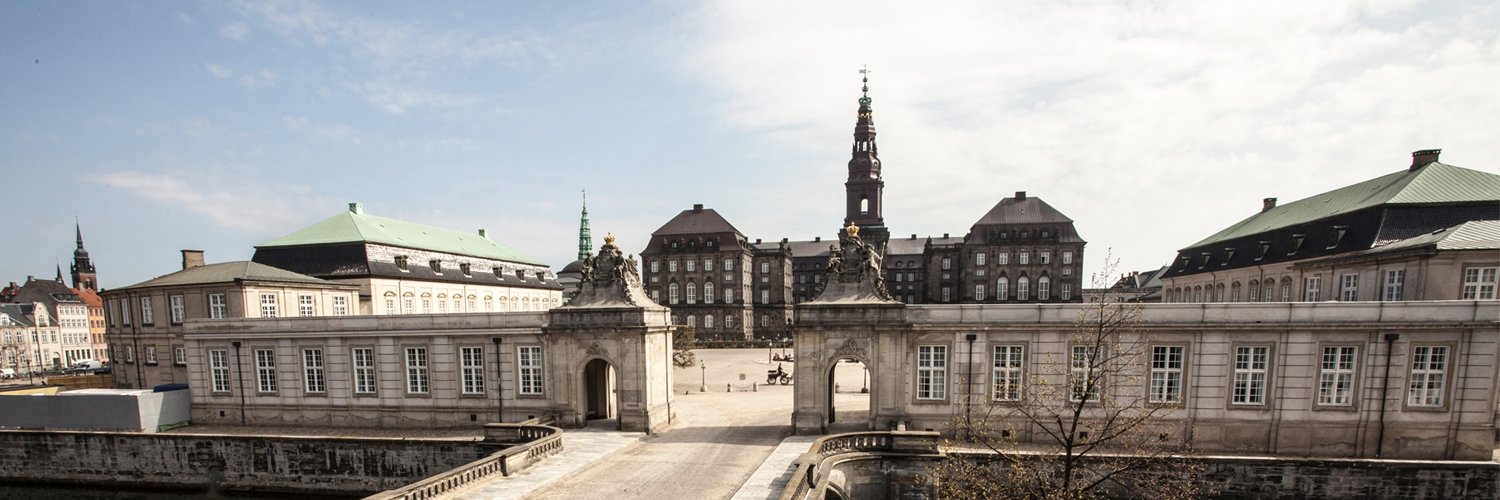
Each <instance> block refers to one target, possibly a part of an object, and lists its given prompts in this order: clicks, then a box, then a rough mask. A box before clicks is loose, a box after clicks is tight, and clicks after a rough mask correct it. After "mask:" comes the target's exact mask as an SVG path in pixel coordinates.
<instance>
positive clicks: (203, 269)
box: [108, 260, 349, 292]
mask: <svg viewBox="0 0 1500 500" xmlns="http://www.w3.org/2000/svg"><path fill="white" fill-rule="evenodd" d="M243 281H253V282H271V283H289V284H302V285H328V286H349V285H343V284H341V283H335V282H332V281H327V280H322V279H318V278H314V277H312V276H308V275H305V274H298V273H294V272H291V271H287V270H285V269H279V268H275V267H271V266H268V265H265V264H261V263H258V262H251V261H248V260H239V261H234V262H220V263H218V264H208V265H204V266H198V267H190V268H187V269H184V270H181V271H177V272H175V273H172V274H167V275H163V276H158V277H155V278H152V279H149V280H146V281H142V282H140V283H136V284H134V285H130V286H124V287H119V288H114V289H110V290H108V292H117V291H120V290H133V289H140V288H152V287H161V286H180V285H208V284H218V283H235V282H243Z"/></svg>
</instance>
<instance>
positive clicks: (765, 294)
mask: <svg viewBox="0 0 1500 500" xmlns="http://www.w3.org/2000/svg"><path fill="white" fill-rule="evenodd" d="M760 303H762V304H770V303H771V291H770V290H766V289H761V291H760Z"/></svg>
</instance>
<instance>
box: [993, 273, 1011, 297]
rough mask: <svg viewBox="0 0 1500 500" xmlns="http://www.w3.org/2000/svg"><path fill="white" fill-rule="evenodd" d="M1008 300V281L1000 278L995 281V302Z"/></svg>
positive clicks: (1002, 277)
mask: <svg viewBox="0 0 1500 500" xmlns="http://www.w3.org/2000/svg"><path fill="white" fill-rule="evenodd" d="M1009 298H1010V279H1008V278H1006V277H1004V276H1001V277H1000V279H997V280H995V300H1006V299H1009Z"/></svg>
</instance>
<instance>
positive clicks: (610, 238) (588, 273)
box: [565, 233, 660, 307]
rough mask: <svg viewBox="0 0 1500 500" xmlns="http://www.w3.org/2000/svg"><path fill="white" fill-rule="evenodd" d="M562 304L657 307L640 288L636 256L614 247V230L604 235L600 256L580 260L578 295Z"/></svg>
mask: <svg viewBox="0 0 1500 500" xmlns="http://www.w3.org/2000/svg"><path fill="white" fill-rule="evenodd" d="M565 307H660V306H658V305H657V304H656V302H654V301H652V300H651V297H649V296H647V295H646V291H645V289H643V288H641V272H640V269H639V268H638V267H637V266H636V263H635V256H634V255H631V256H625V255H624V254H622V253H621V252H620V247H617V246H615V235H614V234H613V233H610V234H606V235H604V246H603V247H600V248H599V255H595V256H591V257H588V258H586V259H584V260H583V270H582V272H581V276H580V278H579V280H578V295H577V296H575V297H573V300H572V301H570V302H568V305H567V306H565Z"/></svg>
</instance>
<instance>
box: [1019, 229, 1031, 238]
mask: <svg viewBox="0 0 1500 500" xmlns="http://www.w3.org/2000/svg"><path fill="white" fill-rule="evenodd" d="M1030 235H1031V234H1030V233H1028V232H1026V231H1021V239H1023V240H1024V239H1026V237H1027V236H1030Z"/></svg>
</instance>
